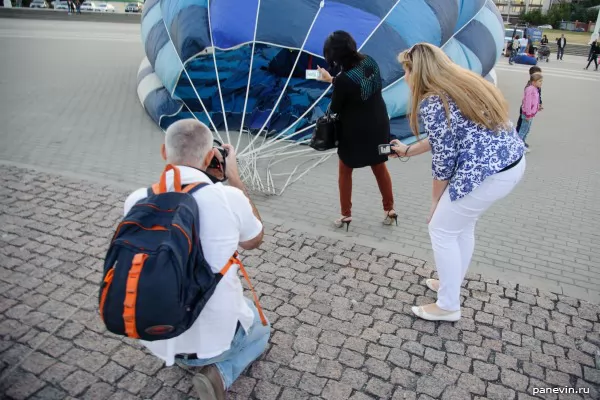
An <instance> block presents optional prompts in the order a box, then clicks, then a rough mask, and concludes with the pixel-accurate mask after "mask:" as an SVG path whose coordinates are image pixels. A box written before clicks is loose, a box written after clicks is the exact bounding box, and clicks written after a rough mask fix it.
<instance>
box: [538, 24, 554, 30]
mask: <svg viewBox="0 0 600 400" xmlns="http://www.w3.org/2000/svg"><path fill="white" fill-rule="evenodd" d="M538 29H553V28H552V25H540V26H538Z"/></svg>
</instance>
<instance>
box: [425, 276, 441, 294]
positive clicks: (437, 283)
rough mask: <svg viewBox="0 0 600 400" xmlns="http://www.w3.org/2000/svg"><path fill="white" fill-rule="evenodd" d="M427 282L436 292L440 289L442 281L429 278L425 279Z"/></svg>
mask: <svg viewBox="0 0 600 400" xmlns="http://www.w3.org/2000/svg"><path fill="white" fill-rule="evenodd" d="M425 284H426V285H427V287H428V288H429V289H431V290H433V291H434V292H436V293H437V291H438V290H440V281H438V280H437V279H427V280H426V281H425Z"/></svg>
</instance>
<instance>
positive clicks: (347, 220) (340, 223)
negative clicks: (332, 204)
mask: <svg viewBox="0 0 600 400" xmlns="http://www.w3.org/2000/svg"><path fill="white" fill-rule="evenodd" d="M350 222H352V217H342V218H339V219H336V220H335V221H333V224H334V225H335V227H336V228H341V227H342V226H344V224H346V232H348V228H350Z"/></svg>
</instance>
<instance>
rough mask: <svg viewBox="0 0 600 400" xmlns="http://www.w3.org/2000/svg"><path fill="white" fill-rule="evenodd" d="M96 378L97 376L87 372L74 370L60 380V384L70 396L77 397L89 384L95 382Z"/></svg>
mask: <svg viewBox="0 0 600 400" xmlns="http://www.w3.org/2000/svg"><path fill="white" fill-rule="evenodd" d="M97 380H98V379H97V378H95V377H94V376H93V375H91V374H89V373H87V372H84V371H75V372H74V373H73V374H71V375H69V376H68V377H67V378H65V379H64V380H63V381H62V382H60V386H61V387H62V388H63V389H64V390H65V391H67V393H69V394H70V395H71V396H75V397H77V396H79V395H80V394H82V393H83V392H84V391H85V390H86V389H87V388H88V387H89V386H91V385H93V384H94V383H96V382H97Z"/></svg>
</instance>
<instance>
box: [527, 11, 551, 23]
mask: <svg viewBox="0 0 600 400" xmlns="http://www.w3.org/2000/svg"><path fill="white" fill-rule="evenodd" d="M520 19H521V21H523V22H528V23H529V24H530V25H544V24H546V23H547V21H548V19H547V18H546V16H545V15H544V14H542V12H541V11H539V10H536V11H531V12H528V13H523V14H521V18H520Z"/></svg>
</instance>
